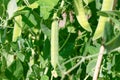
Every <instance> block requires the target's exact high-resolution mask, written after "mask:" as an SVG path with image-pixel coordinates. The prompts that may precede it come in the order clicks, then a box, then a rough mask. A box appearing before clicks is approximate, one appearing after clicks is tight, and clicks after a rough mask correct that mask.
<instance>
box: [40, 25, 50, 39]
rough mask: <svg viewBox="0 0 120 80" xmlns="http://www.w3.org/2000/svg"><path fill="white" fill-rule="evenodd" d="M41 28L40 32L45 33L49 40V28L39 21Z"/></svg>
mask: <svg viewBox="0 0 120 80" xmlns="http://www.w3.org/2000/svg"><path fill="white" fill-rule="evenodd" d="M41 30H42V32H43V33H44V34H45V35H47V37H48V38H49V40H50V37H51V30H50V29H49V28H48V27H47V26H45V25H44V24H42V23H41Z"/></svg>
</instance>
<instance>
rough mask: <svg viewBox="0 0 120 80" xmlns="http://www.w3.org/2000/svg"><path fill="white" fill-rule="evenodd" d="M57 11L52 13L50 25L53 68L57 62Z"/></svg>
mask: <svg viewBox="0 0 120 80" xmlns="http://www.w3.org/2000/svg"><path fill="white" fill-rule="evenodd" d="M56 18H57V13H54V16H53V19H54V20H53V22H52V25H51V64H52V66H53V68H54V69H55V68H56V66H57V64H58V47H59V45H58V20H57V19H56Z"/></svg>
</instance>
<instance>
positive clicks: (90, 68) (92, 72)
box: [86, 59, 97, 76]
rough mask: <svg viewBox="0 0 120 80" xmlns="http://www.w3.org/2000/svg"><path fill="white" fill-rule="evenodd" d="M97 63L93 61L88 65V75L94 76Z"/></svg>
mask: <svg viewBox="0 0 120 80" xmlns="http://www.w3.org/2000/svg"><path fill="white" fill-rule="evenodd" d="M96 62H97V59H93V60H91V61H90V62H89V63H88V65H87V69H86V73H88V74H89V75H90V76H93V74H94V69H95V65H96Z"/></svg>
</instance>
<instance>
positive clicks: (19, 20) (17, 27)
mask: <svg viewBox="0 0 120 80" xmlns="http://www.w3.org/2000/svg"><path fill="white" fill-rule="evenodd" d="M14 21H15V22H14V23H15V24H14V30H13V36H12V41H13V42H15V41H16V40H17V39H18V37H20V36H21V31H22V29H21V27H22V16H21V15H19V16H16V17H15V20H14Z"/></svg>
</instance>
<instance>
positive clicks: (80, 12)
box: [74, 0, 92, 32]
mask: <svg viewBox="0 0 120 80" xmlns="http://www.w3.org/2000/svg"><path fill="white" fill-rule="evenodd" d="M74 9H75V14H76V18H77V20H78V22H79V24H80V25H81V26H82V27H83V28H84V29H85V30H87V31H89V32H92V29H91V27H90V24H89V23H88V20H87V17H86V15H85V11H84V7H83V1H82V0H74Z"/></svg>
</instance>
